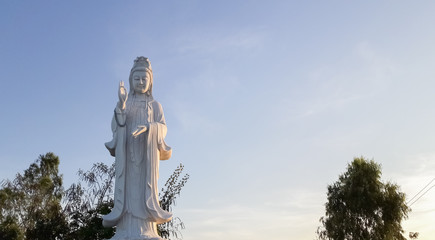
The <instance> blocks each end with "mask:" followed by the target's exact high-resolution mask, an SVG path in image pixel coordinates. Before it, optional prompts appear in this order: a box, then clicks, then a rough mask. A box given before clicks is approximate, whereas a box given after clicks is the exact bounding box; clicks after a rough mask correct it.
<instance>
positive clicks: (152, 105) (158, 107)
mask: <svg viewBox="0 0 435 240" xmlns="http://www.w3.org/2000/svg"><path fill="white" fill-rule="evenodd" d="M150 104H151V107H152V108H153V109H160V110H162V109H163V108H162V105H161V104H160V103H159V102H157V101H156V100H152V101H151V102H150Z"/></svg>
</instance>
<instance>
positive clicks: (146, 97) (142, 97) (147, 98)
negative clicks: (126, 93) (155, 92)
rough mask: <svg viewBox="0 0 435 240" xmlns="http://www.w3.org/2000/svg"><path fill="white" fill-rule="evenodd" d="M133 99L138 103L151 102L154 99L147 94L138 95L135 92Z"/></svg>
mask: <svg viewBox="0 0 435 240" xmlns="http://www.w3.org/2000/svg"><path fill="white" fill-rule="evenodd" d="M133 99H134V100H136V101H151V100H152V97H151V96H149V95H148V94H146V93H137V92H135V93H134V95H133Z"/></svg>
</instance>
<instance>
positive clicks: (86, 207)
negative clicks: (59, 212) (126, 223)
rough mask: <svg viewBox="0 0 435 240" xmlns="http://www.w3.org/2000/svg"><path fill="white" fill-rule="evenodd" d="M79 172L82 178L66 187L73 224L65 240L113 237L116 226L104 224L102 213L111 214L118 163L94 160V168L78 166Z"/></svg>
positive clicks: (70, 218) (68, 211)
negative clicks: (82, 168) (109, 226)
mask: <svg viewBox="0 0 435 240" xmlns="http://www.w3.org/2000/svg"><path fill="white" fill-rule="evenodd" d="M78 175H79V182H78V183H75V184H72V185H71V187H70V188H68V189H67V190H66V191H65V197H64V203H65V213H66V216H67V219H68V222H69V226H70V231H69V233H68V235H67V236H66V237H65V240H74V239H81V240H99V239H109V238H111V237H112V236H113V235H114V234H115V228H114V227H113V228H104V227H103V225H102V218H101V214H108V213H109V212H110V209H112V207H113V197H112V194H113V180H114V178H115V165H114V164H112V165H111V166H107V165H105V164H104V163H95V164H94V165H93V166H92V168H91V170H88V171H83V170H79V171H78ZM83 185H84V186H83Z"/></svg>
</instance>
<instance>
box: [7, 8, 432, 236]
mask: <svg viewBox="0 0 435 240" xmlns="http://www.w3.org/2000/svg"><path fill="white" fill-rule="evenodd" d="M434 12H435V3H434V2H432V1H418V2H411V1H359V2H349V1H312V2H307V1H237V0H236V1H216V2H211V1H195V0H187V1H166V2H164V3H156V2H152V1H127V2H121V1H104V2H103V1H45V0H43V1H2V2H1V3H0V34H1V37H0V66H1V68H0V69H1V70H0V81H1V85H2V88H1V89H2V91H1V94H0V102H1V103H2V111H1V112H2V114H1V118H0V128H1V132H2V137H1V138H0V164H1V166H2V167H1V168H0V179H4V178H10V179H11V178H13V177H14V175H15V174H16V173H17V172H22V171H23V170H24V169H26V168H27V167H28V166H29V164H30V163H31V162H33V161H34V160H35V159H36V158H37V157H38V155H39V154H43V153H46V152H49V151H52V152H54V153H55V154H57V155H59V156H60V159H61V165H60V171H61V172H62V173H63V176H64V182H65V186H69V185H70V184H71V183H73V182H75V181H76V180H77V175H76V173H77V171H78V169H79V168H81V169H89V168H90V167H91V165H92V164H93V163H95V162H100V161H102V162H105V163H107V164H110V163H111V162H112V161H113V160H114V159H113V158H111V157H110V155H109V153H108V152H107V150H106V149H105V147H104V145H103V143H104V142H106V141H109V140H110V139H111V134H112V133H111V130H110V122H111V117H112V113H113V108H114V106H115V104H116V101H117V86H118V82H119V81H121V80H123V81H126V82H128V74H129V71H130V68H131V66H132V64H133V60H134V59H135V58H136V57H137V56H142V55H143V56H146V57H148V58H149V59H150V60H151V64H152V67H153V72H154V86H153V87H154V89H153V93H154V96H155V98H156V99H157V100H158V101H159V102H160V103H161V104H162V106H163V108H164V111H165V117H166V122H167V125H168V135H167V138H166V140H167V143H168V144H169V145H170V146H171V147H172V148H173V157H172V159H171V160H169V161H165V162H162V163H161V164H160V184H161V183H162V182H164V181H165V180H166V179H167V177H168V176H169V175H170V174H171V173H172V171H173V170H174V169H175V168H176V166H177V165H179V163H180V162H181V163H183V164H184V165H185V171H186V172H187V173H189V175H190V176H191V178H190V180H189V182H188V183H187V185H186V186H185V188H184V189H183V191H182V193H181V196H180V198H179V200H178V202H177V205H176V206H175V208H174V214H175V215H176V216H178V217H180V218H181V219H182V221H183V222H184V223H185V225H186V229H185V230H183V235H184V239H189V240H199V239H208V240H214V239H216V240H217V239H219V240H220V239H227V240H236V239H237V240H260V239H278V240H284V239H314V238H315V231H316V229H317V227H318V226H319V221H318V220H319V218H320V217H321V216H323V214H324V203H325V202H326V187H327V185H328V184H331V183H333V182H334V181H336V180H337V179H338V175H339V174H341V173H342V172H344V171H345V169H346V165H347V163H348V162H350V161H352V159H353V158H354V157H357V156H365V157H366V158H369V159H374V160H375V161H376V162H378V163H380V164H381V165H382V170H383V180H385V181H392V182H395V183H397V184H399V185H400V186H401V187H402V191H404V192H405V193H406V194H407V196H408V197H409V198H411V197H412V196H414V195H415V194H416V193H417V192H418V191H419V190H420V189H421V188H423V187H424V186H425V185H426V184H427V183H429V181H430V180H431V179H433V178H434V177H435V145H434V144H435V107H434V106H435V104H434V103H435V94H434V93H433V92H434V89H435V81H434V79H435V68H434V63H435V44H434V43H435V30H434V28H433V25H434V23H435V14H433V13H434ZM434 203H435V188H434V189H432V190H431V191H429V192H427V193H426V194H425V195H424V196H423V197H422V198H421V199H420V200H419V201H417V202H416V203H415V204H414V205H413V206H412V210H413V211H412V212H411V213H410V214H409V219H408V220H406V221H405V222H404V223H403V226H404V228H405V231H406V235H408V232H420V237H419V239H421V240H429V239H433V236H435V229H434V227H433V222H434V220H435V205H434Z"/></svg>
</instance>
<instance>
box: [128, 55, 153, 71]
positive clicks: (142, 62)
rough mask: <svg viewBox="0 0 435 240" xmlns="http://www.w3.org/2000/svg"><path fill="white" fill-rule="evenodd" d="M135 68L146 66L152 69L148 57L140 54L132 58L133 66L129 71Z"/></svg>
mask: <svg viewBox="0 0 435 240" xmlns="http://www.w3.org/2000/svg"><path fill="white" fill-rule="evenodd" d="M135 68H147V69H149V70H152V68H151V62H150V60H149V59H148V58H146V57H142V56H141V57H137V58H136V59H135V60H134V64H133V68H132V69H131V71H134V70H135Z"/></svg>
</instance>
